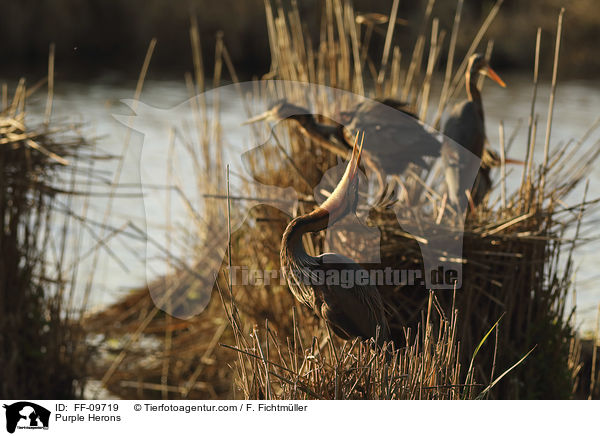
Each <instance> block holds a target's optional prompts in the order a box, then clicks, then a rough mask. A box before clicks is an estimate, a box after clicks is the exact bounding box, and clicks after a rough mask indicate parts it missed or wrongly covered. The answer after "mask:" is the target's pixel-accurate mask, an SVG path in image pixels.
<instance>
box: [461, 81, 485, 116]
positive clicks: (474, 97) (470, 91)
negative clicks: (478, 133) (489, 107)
mask: <svg viewBox="0 0 600 436" xmlns="http://www.w3.org/2000/svg"><path fill="white" fill-rule="evenodd" d="M465 85H466V87H467V97H468V99H469V101H472V102H473V103H475V105H476V106H477V112H478V113H479V116H480V117H481V119H482V120H483V104H482V102H481V93H480V92H479V89H478V88H477V75H476V74H473V75H471V71H470V70H467V74H466V76H465Z"/></svg>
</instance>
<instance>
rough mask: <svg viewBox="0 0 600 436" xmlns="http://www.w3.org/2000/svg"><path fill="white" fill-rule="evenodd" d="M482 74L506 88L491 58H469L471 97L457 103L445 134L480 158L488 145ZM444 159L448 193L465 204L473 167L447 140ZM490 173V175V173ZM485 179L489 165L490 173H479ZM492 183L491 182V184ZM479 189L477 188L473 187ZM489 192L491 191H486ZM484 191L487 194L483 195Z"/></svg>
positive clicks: (480, 193)
mask: <svg viewBox="0 0 600 436" xmlns="http://www.w3.org/2000/svg"><path fill="white" fill-rule="evenodd" d="M478 74H483V75H485V76H488V77H489V78H490V79H492V80H493V81H494V82H496V83H498V84H499V85H500V86H502V87H503V88H505V87H506V84H505V83H504V82H503V81H502V79H501V78H500V77H499V76H498V74H496V72H495V71H494V70H492V68H491V67H490V66H489V64H488V62H487V60H486V59H485V58H484V57H483V56H482V55H481V54H474V55H472V56H471V57H470V58H469V63H468V65H467V70H466V73H465V84H466V88H467V99H466V100H463V101H461V102H459V103H457V104H456V105H455V106H454V107H453V108H452V111H451V113H450V116H449V118H448V120H447V121H446V124H445V126H444V132H443V133H444V135H445V136H447V137H448V138H450V139H452V140H454V141H455V142H456V143H458V144H459V145H461V146H462V147H464V148H465V149H467V150H468V151H470V152H471V153H473V154H474V155H475V156H477V157H478V158H480V159H481V158H482V156H483V151H484V146H485V124H484V116H483V103H482V101H481V93H480V92H479V89H477V77H478ZM441 156H442V162H443V163H444V167H445V175H446V183H447V185H448V196H449V197H450V200H451V201H452V202H453V203H454V204H455V205H457V206H459V207H461V209H462V205H464V204H465V203H466V202H465V201H464V200H466V197H465V198H464V199H463V198H462V197H463V193H464V192H465V191H466V190H467V189H471V188H472V186H471V183H470V182H471V180H467V179H468V178H469V177H470V175H471V174H470V171H468V170H467V168H465V166H466V164H465V163H464V162H461V158H460V156H458V152H457V150H454V149H453V148H452V147H451V146H449V145H448V144H447V143H444V145H443V146H442V151H441ZM486 175H487V179H486V177H485V176H486ZM478 178H479V179H481V180H482V183H484V182H485V181H486V180H489V168H488V169H487V173H486V174H484V175H483V176H481V177H478ZM489 186H491V183H488V188H487V189H489ZM471 190H472V191H475V188H473V189H471ZM484 191H485V188H484V186H482V187H481V189H479V194H478V195H477V197H478V201H479V202H480V201H481V200H483V197H484V196H485V192H484ZM486 192H487V191H486ZM482 194H483V195H482ZM472 197H473V202H474V204H475V205H476V204H477V202H476V201H475V196H474V195H473V194H472Z"/></svg>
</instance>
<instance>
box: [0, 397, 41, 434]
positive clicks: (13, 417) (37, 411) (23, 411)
mask: <svg viewBox="0 0 600 436" xmlns="http://www.w3.org/2000/svg"><path fill="white" fill-rule="evenodd" d="M3 407H4V408H5V409H6V431H8V432H9V433H14V432H15V430H16V429H48V424H49V421H50V411H49V410H48V409H46V408H44V407H42V406H39V405H37V404H35V403H31V402H29V401H19V402H18V403H14V404H10V405H7V404H4V406H3Z"/></svg>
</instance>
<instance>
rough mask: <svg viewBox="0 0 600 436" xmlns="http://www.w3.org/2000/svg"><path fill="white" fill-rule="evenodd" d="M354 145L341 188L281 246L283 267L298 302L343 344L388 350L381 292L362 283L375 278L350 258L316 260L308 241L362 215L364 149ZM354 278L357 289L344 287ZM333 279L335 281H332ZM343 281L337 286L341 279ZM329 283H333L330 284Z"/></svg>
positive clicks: (292, 227) (293, 225) (292, 226)
mask: <svg viewBox="0 0 600 436" xmlns="http://www.w3.org/2000/svg"><path fill="white" fill-rule="evenodd" d="M357 143H358V135H357V136H356V140H355V142H354V147H353V150H352V157H351V158H350V161H349V162H348V164H347V166H346V170H345V172H344V175H343V176H342V178H341V180H340V181H339V183H338V185H337V186H336V188H335V189H334V191H333V192H332V193H331V195H330V196H329V198H327V200H325V201H324V202H323V203H322V204H321V206H320V207H318V208H317V209H315V210H314V211H313V212H310V213H308V214H306V215H302V216H299V217H297V218H295V219H294V220H292V221H291V222H290V223H289V225H288V226H287V228H286V229H285V232H284V233H283V238H282V241H281V252H280V259H281V267H282V270H283V274H284V277H285V278H286V280H287V283H288V285H289V288H290V290H291V292H292V294H294V297H296V299H297V300H298V301H300V302H301V303H303V304H305V305H306V306H308V307H309V308H310V309H312V310H313V311H314V313H315V314H316V315H317V316H319V317H320V318H322V319H323V320H325V322H326V323H327V324H328V326H329V327H330V328H331V330H333V332H334V333H335V334H336V335H338V336H339V337H341V338H343V339H346V340H348V339H352V338H356V337H360V338H363V339H367V338H377V340H378V343H379V344H382V343H383V342H384V341H386V340H388V339H389V336H390V333H389V327H388V323H387V320H386V316H385V312H384V308H383V303H382V301H381V296H380V294H379V291H378V290H377V288H376V287H375V286H374V285H372V284H369V283H368V280H367V281H365V282H364V283H363V282H361V281H359V280H357V279H358V278H359V277H363V278H364V277H365V276H366V277H367V278H368V276H369V274H368V272H367V271H366V270H364V269H363V268H362V267H361V266H360V265H358V264H357V263H356V262H354V261H353V260H352V259H349V258H348V257H346V256H343V255H340V254H336V253H324V254H322V255H320V256H317V257H313V256H310V255H309V254H308V253H307V252H306V250H305V249H304V245H303V243H302V236H303V235H304V234H306V233H316V232H319V231H321V230H324V229H326V228H327V226H329V225H333V223H335V222H336V221H338V220H340V219H342V218H343V217H344V216H346V215H347V214H348V213H353V212H354V211H355V210H356V205H357V202H358V172H359V163H360V159H361V154H362V143H361V145H360V147H359V146H358V145H357ZM342 274H344V275H345V276H349V275H351V276H352V277H353V278H354V279H355V280H354V281H353V285H351V286H344V284H343V283H341V282H340V277H341V276H342ZM330 277H334V279H333V280H330ZM335 277H337V280H336V279H335ZM324 278H327V279H326V280H324Z"/></svg>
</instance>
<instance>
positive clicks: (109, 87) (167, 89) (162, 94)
mask: <svg viewBox="0 0 600 436" xmlns="http://www.w3.org/2000/svg"><path fill="white" fill-rule="evenodd" d="M505 81H506V82H507V84H508V88H506V89H501V88H499V87H497V86H495V84H493V83H491V82H490V81H488V83H486V85H485V88H484V90H483V98H484V105H485V115H486V128H487V135H488V138H489V141H490V143H491V144H492V147H493V148H495V149H496V150H498V148H499V147H498V136H499V135H498V124H499V122H500V121H501V120H503V121H504V125H505V130H506V136H507V137H510V136H511V135H512V134H513V131H514V129H515V128H516V126H517V125H518V124H519V122H521V127H520V129H519V130H517V132H516V137H515V141H514V145H513V146H512V148H511V150H510V153H509V155H510V156H511V157H513V158H516V159H522V158H524V156H525V144H526V135H527V119H528V115H529V109H530V104H531V94H532V88H531V85H530V79H528V78H526V77H523V76H513V77H511V76H508V77H505ZM134 87H135V84H134V83H127V84H123V83H119V82H117V81H116V80H115V81H110V80H107V81H105V82H102V83H92V84H89V83H86V84H77V83H71V84H65V83H61V84H59V85H58V88H57V90H56V96H55V105H54V117H55V118H56V119H69V120H77V121H84V122H85V123H86V127H85V130H86V133H87V134H91V135H95V136H99V137H101V138H100V140H99V141H98V143H97V147H98V150H99V151H104V152H108V153H112V154H116V155H120V154H121V153H122V151H123V144H124V141H125V138H126V136H127V128H126V127H125V126H124V125H122V124H120V123H119V122H117V121H116V120H115V119H114V118H113V117H112V115H113V114H129V113H130V111H128V109H127V108H126V107H125V106H124V105H122V104H121V103H120V102H119V101H120V100H121V99H124V98H131V97H132V95H133V89H134ZM549 92H550V87H549V84H546V83H543V84H541V85H540V87H539V89H538V100H537V106H536V111H537V113H538V114H539V117H540V118H539V124H538V138H537V144H538V147H537V150H536V154H535V161H536V162H538V163H539V162H541V160H542V147H543V142H544V135H545V125H546V116H547V106H548V98H549ZM187 97H188V94H187V91H186V89H185V87H184V86H183V85H182V84H181V83H178V82H169V81H160V82H157V81H148V82H146V84H145V87H144V92H143V94H142V98H141V100H142V101H143V102H144V103H146V104H148V105H150V106H155V107H158V108H165V109H166V108H170V107H172V106H175V105H177V104H179V103H181V102H183V101H184V100H186V99H187ZM43 103H45V97H44V99H42V98H40V100H38V101H36V100H33V101H32V102H31V104H32V106H34V107H35V106H36V105H42V104H43ZM224 104H226V103H224ZM599 109H600V84H598V83H597V82H588V81H576V82H575V81H573V82H563V83H559V87H558V91H557V96H556V106H555V111H554V124H553V130H552V144H554V145H557V144H559V143H560V142H564V141H568V140H569V139H571V138H579V137H580V136H581V135H582V133H583V132H584V131H585V130H586V129H587V128H588V127H589V126H590V125H591V124H592V123H593V122H594V121H595V119H596V118H597V117H598V116H599V115H600V110H599ZM225 112H226V111H225ZM430 116H432V115H430ZM599 139H600V131H598V132H595V133H594V134H593V135H592V137H591V138H590V141H594V142H595V141H598V140H599ZM142 147H147V148H145V149H144V153H149V152H150V153H151V152H152V150H156V151H157V152H158V151H160V150H161V148H164V147H165V144H164V143H162V142H153V141H152V140H148V138H146V140H144V139H143V137H142V135H140V134H133V135H132V136H131V139H130V141H129V147H128V151H127V153H126V156H125V160H124V166H123V173H122V176H121V179H120V182H121V184H122V187H121V188H120V189H119V190H118V192H120V193H130V194H140V193H141V189H140V187H139V184H140V181H141V180H151V179H153V178H155V179H156V184H157V185H160V184H165V183H166V179H165V178H164V177H165V175H164V174H163V173H161V171H160V170H159V168H158V167H156V168H155V167H153V165H152V164H150V165H146V164H145V165H144V167H143V169H142V170H140V159H141V157H142ZM96 169H97V170H98V174H99V175H100V176H101V178H100V179H99V180H98V184H97V185H96V186H94V187H93V188H92V189H93V190H94V191H97V192H106V191H107V190H108V188H107V183H108V182H110V181H111V180H112V178H113V176H112V172H113V171H114V169H115V162H101V163H98V164H97V165H96ZM511 176H512V177H511V182H510V183H514V180H518V179H520V169H516V170H514V171H513V174H512V175H511ZM599 178H600V169H598V170H596V169H594V171H592V172H591V173H590V174H589V180H590V188H591V194H590V196H589V198H597V197H600V187H599V186H600V183H599ZM510 183H509V186H510ZM144 194H146V195H145V198H144V199H142V198H141V197H136V196H133V197H125V198H120V197H117V198H116V199H115V201H114V205H113V212H112V213H111V216H110V220H109V223H110V224H111V225H112V226H114V227H117V228H120V227H122V226H123V225H124V223H126V222H128V221H131V222H132V223H134V224H135V225H137V226H138V227H140V228H142V229H145V228H146V227H147V229H148V231H149V233H150V235H152V236H153V237H155V239H156V241H157V242H161V241H163V240H164V237H165V218H164V216H165V214H164V208H165V205H164V190H162V191H161V190H160V189H159V188H157V189H156V192H155V194H156V195H152V193H151V192H149V191H144ZM581 195H582V189H581V188H580V189H579V190H578V191H577V192H575V193H574V194H573V198H572V199H571V200H572V202H575V200H576V199H580V198H581ZM106 201H107V200H106V199H105V198H103V197H100V196H95V197H93V198H92V200H91V201H90V205H89V215H90V217H92V218H93V219H96V220H98V221H102V219H103V216H104V211H105V209H106ZM82 206H83V205H82V202H81V201H79V202H78V203H76V204H75V205H74V206H73V207H74V208H75V210H76V211H77V210H79V209H78V208H81V207H82ZM146 211H148V213H146ZM594 218H600V214H596V216H594ZM133 233H135V232H133ZM597 234H598V232H597V231H595V229H594V227H593V226H590V227H589V228H586V235H587V236H593V235H597ZM78 242H79V243H80V244H81V245H82V246H84V247H91V246H92V245H93V240H92V238H91V237H89V235H86V234H84V235H83V236H82V238H78ZM73 243H74V242H73ZM109 246H110V247H111V248H112V253H109V252H108V251H107V250H103V251H101V255H100V257H99V262H98V269H97V272H96V274H95V280H94V285H93V287H92V293H91V295H90V304H91V306H92V307H99V306H101V305H104V304H106V303H108V302H112V301H114V300H115V299H117V298H119V297H120V296H122V295H124V294H126V293H127V292H129V291H130V290H131V289H135V288H137V287H139V286H141V285H143V284H144V283H145V282H146V279H147V278H148V276H150V278H151V277H152V276H156V275H158V274H160V273H162V272H163V270H161V267H160V266H159V265H160V263H161V262H155V261H156V260H157V259H159V258H160V257H161V255H162V253H160V251H158V250H156V249H154V248H152V246H151V245H150V246H149V248H148V249H147V247H146V243H145V242H142V241H140V240H135V239H134V238H132V237H124V236H116V237H113V238H112V239H111V240H110V243H109ZM82 252H85V250H82ZM576 254H577V257H576V264H577V274H576V281H577V284H578V285H577V306H578V315H577V316H578V318H577V320H578V323H579V324H580V325H581V328H582V329H583V330H589V329H591V328H593V325H594V320H595V313H596V306H597V304H598V302H600V286H598V284H597V280H598V279H600V271H599V270H598V268H597V265H598V263H599V262H600V244H599V243H590V244H588V245H586V246H583V247H581V248H579V249H578V250H577V252H576ZM116 256H118V258H117V257H116ZM92 259H93V256H87V257H85V258H84V259H83V260H82V261H81V266H80V274H79V277H80V279H79V282H80V283H81V286H83V285H84V284H85V280H86V276H87V274H88V272H89V271H90V269H91V265H92ZM146 259H148V262H147V264H146Z"/></svg>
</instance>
